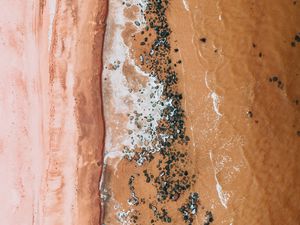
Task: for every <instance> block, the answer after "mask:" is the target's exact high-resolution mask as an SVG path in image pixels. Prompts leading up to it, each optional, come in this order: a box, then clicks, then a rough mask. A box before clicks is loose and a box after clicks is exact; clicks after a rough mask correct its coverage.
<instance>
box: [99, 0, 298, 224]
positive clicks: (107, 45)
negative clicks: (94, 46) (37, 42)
mask: <svg viewBox="0 0 300 225" xmlns="http://www.w3.org/2000/svg"><path fill="white" fill-rule="evenodd" d="M146 2H147V1H138V0H137V1H133V0H132V1H119V0H111V1H110V2H109V12H108V18H107V30H106V35H105V42H104V52H103V56H104V58H103V60H104V69H103V76H102V81H103V84H104V85H103V97H104V98H103V101H104V116H105V125H106V138H105V161H104V163H105V164H104V165H105V167H104V175H103V179H102V185H101V186H102V189H101V190H102V200H103V207H104V211H103V213H104V223H105V224H107V225H114V224H142V225H144V224H167V223H169V224H179V225H184V224H205V225H209V224H217V225H219V224H226V225H233V224H237V225H241V224H247V225H252V224H253V225H258V224H259V225H260V224H261V225H262V224H264V225H265V224H269V225H277V224H278V225H280V224H283V223H284V224H292V225H297V224H299V221H300V214H299V211H300V208H299V204H298V201H299V199H300V183H299V182H300V179H299V172H300V164H299V159H300V153H299V149H300V137H299V136H300V132H299V129H300V127H299V126H300V124H299V98H300V88H299V87H300V86H299V85H300V67H299V65H300V64H299V56H300V43H299V41H300V40H299V31H300V27H299V21H300V16H299V15H300V13H299V12H300V4H299V2H297V1H280V0H278V1H274V0H272V1H269V0H264V1H259V2H257V1H243V0H234V1H205V0H200V1H199V0H183V1H174V0H171V1H169V3H167V1H151V0H150V1H148V4H147V3H146Z"/></svg>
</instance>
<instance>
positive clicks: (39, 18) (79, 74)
mask: <svg viewBox="0 0 300 225" xmlns="http://www.w3.org/2000/svg"><path fill="white" fill-rule="evenodd" d="M1 6H2V7H1V16H0V20H1V31H0V32H1V47H0V48H1V66H0V68H1V76H2V82H1V90H0V93H1V94H0V96H1V101H0V102H1V110H0V112H1V121H2V122H1V125H2V129H1V140H0V143H1V144H0V167H1V169H0V178H1V181H2V184H3V185H1V188H0V202H1V205H2V207H1V212H0V224H1V225H2V224H3V225H21V224H24V225H25V224H35V225H38V224H40V225H42V224H43V225H50V224H52V225H63V224H66V225H71V224H74V225H75V224H98V223H99V218H100V217H99V214H100V201H99V200H100V199H99V188H98V187H99V178H100V174H101V168H100V165H101V159H102V154H101V149H102V146H103V134H104V132H103V122H102V108H101V101H102V100H101V91H100V90H101V89H100V86H101V80H100V72H101V49H102V40H103V33H104V28H105V25H104V24H105V22H104V21H105V16H106V2H105V1H98V0H97V1H94V0H88V1H86V0H84V1H62V0H58V1H52V0H50V1H34V0H32V1H5V2H4V1H2V4H1Z"/></svg>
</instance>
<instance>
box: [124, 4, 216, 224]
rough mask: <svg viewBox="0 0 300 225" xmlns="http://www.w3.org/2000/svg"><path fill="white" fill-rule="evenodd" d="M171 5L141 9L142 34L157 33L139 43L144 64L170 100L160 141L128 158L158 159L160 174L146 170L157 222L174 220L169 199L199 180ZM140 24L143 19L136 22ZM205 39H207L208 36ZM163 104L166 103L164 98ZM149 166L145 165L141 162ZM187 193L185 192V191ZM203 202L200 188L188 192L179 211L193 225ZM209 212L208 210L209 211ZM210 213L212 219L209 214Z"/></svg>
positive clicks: (131, 182) (207, 221) (161, 124)
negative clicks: (190, 150)
mask: <svg viewBox="0 0 300 225" xmlns="http://www.w3.org/2000/svg"><path fill="white" fill-rule="evenodd" d="M168 5H169V0H149V1H148V3H147V6H146V9H145V10H144V11H143V12H142V13H143V16H144V19H145V21H146V25H145V29H144V30H143V31H142V32H141V34H142V35H145V36H146V35H148V36H149V37H150V36H151V35H150V34H151V33H152V34H153V33H154V34H155V39H154V41H153V42H152V43H150V44H149V39H148V38H147V37H145V38H143V41H142V42H140V46H143V47H145V45H147V46H149V48H150V49H148V52H147V51H145V52H144V53H143V55H141V57H140V58H141V59H142V63H144V62H145V64H142V65H144V66H145V67H146V69H147V70H149V71H150V76H153V77H155V78H156V79H157V81H158V83H159V84H160V85H162V86H163V91H162V96H161V99H164V102H169V104H167V105H165V108H164V110H163V111H162V113H161V120H160V121H159V123H158V124H159V125H158V127H156V133H157V136H154V138H155V139H156V140H154V141H155V142H157V143H158V144H156V145H155V146H156V148H157V149H156V150H152V151H149V149H143V148H142V149H140V150H139V151H136V152H135V153H134V154H135V155H134V157H132V158H131V159H129V160H130V161H133V162H138V161H139V160H140V159H141V157H143V158H144V159H146V163H147V162H151V161H152V160H154V159H157V161H158V163H157V165H156V168H157V171H156V172H157V174H159V175H154V174H151V172H149V171H148V170H147V169H145V170H143V175H144V180H145V184H150V185H152V186H154V187H155V189H156V199H155V200H154V201H153V204H149V210H151V211H152V212H153V216H154V218H153V219H152V220H151V221H149V222H150V223H151V224H155V223H156V222H159V221H160V222H163V223H172V218H171V217H170V216H169V213H168V209H167V206H168V203H170V202H175V201H177V200H179V199H181V198H183V195H184V194H185V193H186V192H187V193H189V192H190V191H191V187H192V186H193V184H194V183H195V181H196V175H195V174H193V173H191V172H189V171H188V170H187V169H186V167H187V162H188V154H187V150H186V146H187V145H188V143H189V141H190V138H189V137H188V136H187V135H186V127H185V115H184V110H183V109H182V94H181V93H179V92H178V90H177V89H178V88H177V82H178V77H177V72H176V71H175V69H174V67H176V64H180V63H182V61H181V60H178V61H177V62H175V63H174V62H172V59H171V56H170V53H171V44H170V35H171V33H172V31H171V29H170V27H169V25H168V21H167V17H166V10H167V8H168ZM135 24H136V25H137V26H139V25H140V23H138V24H137V23H135ZM205 41H206V39H205ZM173 51H174V52H175V53H176V52H178V51H179V49H178V48H174V49H173ZM161 104H162V105H163V104H164V103H163V102H161ZM142 166H144V167H146V166H145V165H142ZM135 176H136V175H132V176H131V177H130V180H129V182H128V184H129V188H130V191H131V198H130V199H129V202H130V203H131V204H132V205H133V206H136V205H138V204H139V198H138V197H137V196H136V194H135V188H134V179H135V178H134V177H135ZM185 196H186V195H185ZM199 205H200V196H199V194H198V193H197V192H193V193H191V192H190V194H189V197H188V199H187V200H186V203H184V204H183V205H182V206H181V207H180V208H179V209H178V210H177V213H180V214H181V217H182V219H183V221H184V222H185V223H186V224H188V225H192V224H193V220H194V217H195V216H196V215H197V212H198V206H199ZM207 213H208V212H207ZM138 214H140V213H136V214H135V215H133V216H132V218H131V222H134V224H137V221H138V216H137V215H138ZM208 216H209V219H207V217H208ZM212 218H213V217H212V213H211V212H209V214H208V215H206V216H205V218H203V224H205V225H207V224H210V223H211V222H212V221H213V219H212Z"/></svg>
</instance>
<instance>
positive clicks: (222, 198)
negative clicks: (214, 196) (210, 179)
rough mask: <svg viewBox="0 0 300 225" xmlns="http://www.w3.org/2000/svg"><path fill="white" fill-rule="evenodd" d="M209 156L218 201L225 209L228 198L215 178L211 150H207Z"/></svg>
mask: <svg viewBox="0 0 300 225" xmlns="http://www.w3.org/2000/svg"><path fill="white" fill-rule="evenodd" d="M209 157H210V161H211V163H212V166H213V169H214V177H215V181H216V190H217V193H218V196H219V199H220V202H221V204H222V205H223V206H224V208H226V209H227V202H228V200H229V195H228V194H227V193H225V192H224V191H223V188H222V186H221V185H220V182H219V180H218V178H217V172H216V168H215V166H214V163H213V159H212V152H211V151H209Z"/></svg>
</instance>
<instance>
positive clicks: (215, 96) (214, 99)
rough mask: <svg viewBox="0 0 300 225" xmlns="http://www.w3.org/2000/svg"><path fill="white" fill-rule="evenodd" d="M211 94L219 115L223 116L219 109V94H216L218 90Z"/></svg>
mask: <svg viewBox="0 0 300 225" xmlns="http://www.w3.org/2000/svg"><path fill="white" fill-rule="evenodd" d="M210 96H211V98H212V99H213V106H214V111H215V113H216V114H217V115H218V116H222V114H221V113H220V111H219V96H218V95H217V94H216V92H212V93H211V95H210Z"/></svg>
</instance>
